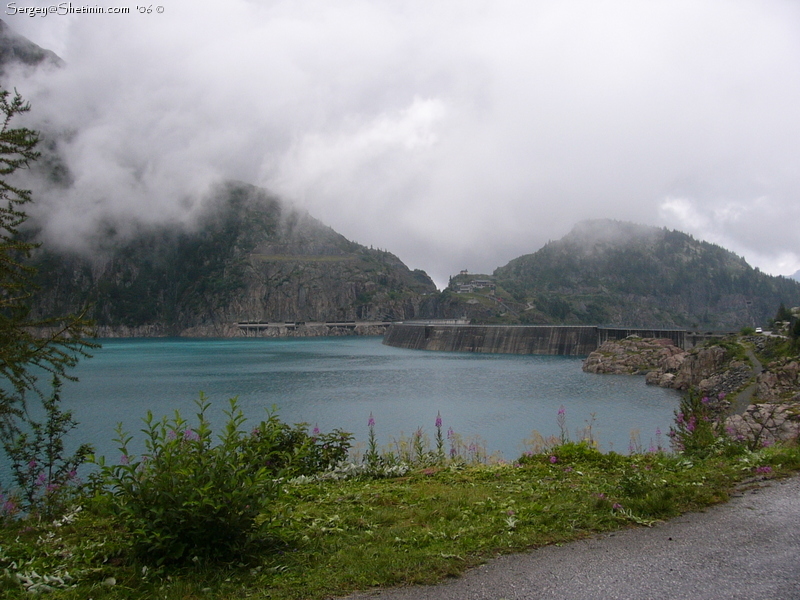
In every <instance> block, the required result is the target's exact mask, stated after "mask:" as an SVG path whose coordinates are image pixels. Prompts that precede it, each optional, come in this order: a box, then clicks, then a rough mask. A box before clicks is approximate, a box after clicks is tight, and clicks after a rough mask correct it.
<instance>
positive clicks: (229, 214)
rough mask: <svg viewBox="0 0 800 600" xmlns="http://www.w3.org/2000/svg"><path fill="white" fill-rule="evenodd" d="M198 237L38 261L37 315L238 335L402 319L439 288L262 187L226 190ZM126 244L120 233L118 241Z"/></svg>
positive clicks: (136, 328)
mask: <svg viewBox="0 0 800 600" xmlns="http://www.w3.org/2000/svg"><path fill="white" fill-rule="evenodd" d="M214 196H215V197H214V200H213V201H212V202H211V203H210V205H209V206H208V207H207V208H206V210H205V212H204V213H203V215H202V216H201V217H200V218H199V220H198V222H197V223H196V224H195V225H194V227H193V228H191V229H189V230H186V229H183V228H180V227H178V226H160V227H153V228H143V229H141V230H140V231H138V232H137V233H136V234H135V235H133V236H132V237H130V236H128V237H126V238H125V239H121V240H120V239H117V240H115V235H114V230H113V228H109V231H108V232H106V236H105V238H104V239H105V240H106V241H105V242H103V244H102V245H101V246H100V247H98V248H96V249H95V251H94V252H93V255H92V257H88V256H86V255H85V254H78V253H64V252H57V251H54V250H47V249H46V248H47V245H45V246H43V247H42V249H41V250H40V251H39V252H38V253H37V254H36V256H35V261H34V266H36V267H37V269H38V271H39V272H38V285H39V286H40V287H41V291H40V293H39V294H38V295H37V298H38V302H37V304H36V306H35V312H36V313H37V314H42V315H44V314H63V313H66V312H76V311H78V310H80V308H81V307H82V306H84V305H85V304H90V305H91V306H92V308H91V312H90V316H91V317H92V318H94V319H95V320H96V321H97V323H98V325H99V326H100V327H101V332H102V333H103V335H196V336H224V335H235V334H236V333H237V329H236V328H235V326H234V325H233V324H234V323H237V322H253V321H255V322H273V323H275V322H284V321H291V322H295V321H313V322H320V321H354V320H368V321H381V320H400V319H407V318H412V317H417V316H426V315H427V314H430V313H431V312H432V311H433V310H435V308H434V307H435V301H436V300H435V295H436V294H435V292H436V286H435V285H434V283H433V281H432V280H431V279H430V278H429V277H428V275H427V274H426V273H424V272H423V271H411V270H409V269H408V268H407V267H406V266H405V265H404V264H403V263H402V262H401V261H400V259H398V258H397V257H396V256H394V255H393V254H391V253H389V252H385V251H382V250H373V249H369V248H365V247H364V246H361V245H359V244H357V243H354V242H351V241H348V240H347V239H345V238H344V237H343V236H342V235H340V234H338V233H336V232H335V231H333V230H332V229H331V228H330V227H327V226H325V225H323V224H322V223H320V222H319V221H317V220H316V219H314V218H312V217H311V216H309V215H308V214H307V213H306V212H304V211H300V210H297V209H294V208H292V207H290V206H288V205H286V204H285V203H283V202H282V201H281V200H279V199H278V198H276V197H274V196H271V195H269V194H268V193H267V192H265V191H264V190H262V189H259V188H256V187H254V186H250V185H247V184H243V183H227V184H225V185H222V186H220V187H219V188H218V189H217V190H216V193H215V195H214ZM117 237H119V236H117Z"/></svg>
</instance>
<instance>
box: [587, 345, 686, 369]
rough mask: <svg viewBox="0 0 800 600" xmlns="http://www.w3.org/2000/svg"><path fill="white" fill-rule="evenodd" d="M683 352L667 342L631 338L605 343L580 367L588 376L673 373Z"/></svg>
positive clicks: (681, 359)
mask: <svg viewBox="0 0 800 600" xmlns="http://www.w3.org/2000/svg"><path fill="white" fill-rule="evenodd" d="M685 356H686V352H684V351H683V350H681V349H680V348H678V347H677V346H676V345H675V344H673V343H672V340H668V339H653V338H638V337H630V338H627V339H624V340H618V341H610V342H606V343H604V344H603V345H602V346H600V348H598V349H597V350H595V351H594V352H592V353H591V354H590V355H589V356H588V357H587V358H586V360H585V361H584V363H583V370H584V371H586V372H587V373H607V374H613V375H622V374H625V375H643V374H645V373H648V372H651V371H655V370H657V369H666V370H668V371H669V372H674V371H676V370H677V369H678V367H680V365H681V363H682V362H683V360H684V358H685Z"/></svg>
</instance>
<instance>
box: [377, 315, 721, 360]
mask: <svg viewBox="0 0 800 600" xmlns="http://www.w3.org/2000/svg"><path fill="white" fill-rule="evenodd" d="M726 335H730V333H729V332H712V331H708V332H705V333H697V332H690V331H686V330H683V329H647V328H626V327H597V326H593V325H574V326H573V325H467V324H454V323H441V322H425V321H422V322H405V323H393V324H392V325H391V326H390V327H389V329H388V331H387V332H386V334H385V335H384V337H383V343H384V344H386V345H387V346H395V347H397V348H407V349H409V350H441V351H449V352H479V353H489V354H549V355H560V356H586V355H588V354H591V353H592V352H594V351H595V350H597V348H599V347H600V346H601V345H602V344H603V343H604V342H607V341H609V340H622V339H625V338H627V337H630V336H637V337H641V338H667V339H670V340H672V342H673V343H674V344H675V345H676V346H678V347H679V348H682V349H684V350H691V349H692V348H693V347H694V346H696V345H699V344H702V343H704V342H706V341H708V340H710V339H714V338H721V337H724V336H726Z"/></svg>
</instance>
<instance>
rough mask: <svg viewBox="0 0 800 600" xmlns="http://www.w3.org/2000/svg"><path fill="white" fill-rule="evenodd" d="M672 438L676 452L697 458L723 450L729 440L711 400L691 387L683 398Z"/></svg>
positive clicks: (671, 429)
mask: <svg viewBox="0 0 800 600" xmlns="http://www.w3.org/2000/svg"><path fill="white" fill-rule="evenodd" d="M669 437H670V439H671V441H672V447H673V449H674V450H675V451H677V452H680V453H682V454H686V455H688V456H693V457H697V458H706V457H708V456H711V455H712V454H714V453H716V452H722V451H723V450H724V448H725V446H726V445H728V444H729V442H730V440H728V438H727V436H726V435H725V432H724V431H723V429H722V424H721V421H720V418H719V416H718V415H716V414H715V412H714V410H713V409H712V406H711V401H710V399H709V398H708V397H705V396H704V397H701V396H700V394H699V393H698V392H696V391H695V390H689V392H688V393H687V394H686V395H685V396H684V397H683V399H682V400H681V403H680V406H679V408H678V410H677V411H675V425H674V427H670V431H669Z"/></svg>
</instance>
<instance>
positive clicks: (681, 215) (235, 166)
mask: <svg viewBox="0 0 800 600" xmlns="http://www.w3.org/2000/svg"><path fill="white" fill-rule="evenodd" d="M16 6H17V5H15V7H16ZM20 6H21V5H20ZM155 8H156V7H155V6H154V10H153V12H152V13H150V14H138V13H137V12H136V11H134V12H133V13H131V14H71V15H60V14H57V13H51V14H47V16H45V17H41V16H38V15H37V16H34V17H30V16H28V15H27V14H22V13H21V12H20V11H19V9H18V8H14V9H13V10H12V9H10V8H9V7H6V9H5V11H4V13H5V14H4V15H2V17H3V19H4V21H5V23H6V24H7V25H8V26H9V27H10V28H11V29H12V30H14V31H16V32H18V33H20V34H21V35H24V36H25V37H27V38H28V39H30V40H31V41H33V42H34V43H35V44H37V45H39V46H41V47H42V48H46V49H49V50H52V51H54V52H55V53H57V54H58V55H59V56H60V57H61V58H62V59H63V60H64V63H65V65H64V67H63V68H60V69H36V70H33V69H31V68H30V67H25V68H17V69H12V70H11V71H7V73H6V76H4V77H3V81H2V83H3V85H5V86H6V87H16V88H17V89H18V90H19V91H20V93H22V94H23V95H24V96H25V97H26V98H27V99H28V100H30V101H31V103H32V105H33V111H32V113H31V114H30V115H29V118H28V120H27V122H28V123H29V124H31V125H34V126H37V127H39V128H41V129H42V130H43V131H45V133H46V135H47V138H48V141H49V143H50V150H51V151H52V152H51V154H50V156H61V157H63V164H62V165H60V167H61V169H60V170H59V171H58V172H59V173H61V177H60V178H58V179H57V181H53V180H52V179H51V180H50V181H48V182H46V183H45V182H42V181H38V182H35V187H34V192H35V196H36V198H37V206H38V211H39V214H40V215H41V216H42V217H44V218H46V221H47V223H46V228H45V230H46V232H47V235H48V236H49V239H50V240H52V241H53V242H54V243H57V244H62V245H70V244H73V245H74V244H85V242H86V240H87V239H89V238H91V237H92V236H93V235H96V231H97V230H98V227H100V226H103V225H104V224H108V223H115V224H117V226H118V227H121V228H124V227H125V224H130V223H132V222H134V221H144V222H154V223H162V222H169V221H175V222H182V223H184V222H185V223H190V222H192V221H193V219H194V218H195V216H194V215H195V214H196V211H197V208H198V206H199V205H200V204H201V203H202V199H203V198H204V197H207V196H208V192H209V190H210V189H211V188H212V187H213V186H214V185H215V184H217V183H219V182H221V181H225V180H231V179H233V180H240V181H245V182H248V183H252V184H255V185H258V186H261V187H264V188H266V189H268V190H270V191H271V192H273V193H277V194H280V195H281V196H282V197H284V198H286V199H287V200H289V201H292V202H294V203H296V204H298V205H300V206H302V207H304V208H306V209H307V210H308V211H309V212H310V213H311V214H312V215H313V216H314V217H316V218H318V219H320V220H321V221H323V222H324V223H327V224H329V225H330V226H332V227H333V228H334V229H335V230H336V231H339V232H341V233H342V234H343V235H345V236H346V237H347V238H349V239H352V240H355V241H357V242H359V243H361V244H366V245H373V246H376V247H380V248H386V249H389V250H391V251H392V252H393V253H395V254H397V255H398V256H399V257H400V259H402V260H403V261H404V262H405V263H406V264H408V265H409V267H411V268H421V269H425V270H426V271H428V273H430V274H431V276H432V277H433V278H434V280H435V281H436V282H437V284H439V286H442V285H444V284H446V282H447V278H448V275H450V274H453V273H457V272H458V271H459V270H461V269H464V268H467V269H469V270H470V271H473V272H491V271H492V270H493V269H494V268H495V267H496V266H497V265H501V264H505V263H506V262H508V261H509V260H511V259H512V258H514V257H516V256H519V255H522V254H525V253H529V252H532V251H535V250H536V249H538V248H540V247H542V246H543V245H544V244H545V243H546V242H547V241H548V240H550V239H558V238H560V237H561V236H563V235H564V234H565V233H567V231H569V229H570V228H571V227H572V225H573V224H574V223H575V222H577V221H579V220H581V219H590V218H612V219H619V220H625V221H635V222H638V223H642V224H646V225H655V226H659V227H663V226H666V227H670V228H676V229H680V230H682V231H686V232H687V233H691V234H693V235H694V236H696V237H697V238H700V239H704V240H708V241H710V242H713V243H716V244H719V245H722V246H724V247H726V248H729V249H730V250H732V251H734V252H736V253H737V254H739V255H741V256H744V257H745V258H746V259H747V261H748V262H749V263H750V264H752V265H754V266H758V267H760V268H761V269H762V270H763V271H765V272H768V273H771V274H790V273H794V272H795V271H797V270H798V269H800V228H798V227H797V223H798V222H800V203H798V201H797V199H798V198H800V170H798V168H797V164H798V158H800V111H798V110H797V106H799V105H800V69H798V65H800V5H799V4H797V3H792V2H784V1H779V0H767V1H764V2H751V3H743V2H733V3H732V2H729V1H727V0H725V1H723V0H700V1H688V0H685V1H681V0H679V1H676V2H669V3H642V2H633V1H606V2H595V1H591V2H590V1H570V0H567V1H565V2H558V3H553V2H527V3H521V2H513V1H509V2H499V3H492V4H487V3H485V2H478V1H471V0H467V1H458V2H455V1H453V0H443V1H439V2H420V1H416V0H412V1H410V2H402V3H397V2H391V1H382V2H366V1H363V0H362V1H359V0H343V1H342V2H336V3H321V2H317V1H311V0H299V1H296V2H291V3H289V2H281V1H271V2H253V1H248V0H231V2H228V3H226V4H225V6H224V7H222V6H220V5H219V4H218V3H212V2H209V1H207V0H192V1H191V2H190V1H189V0H174V1H173V2H170V3H168V4H164V5H163V8H164V11H163V12H162V13H158V12H156V10H155Z"/></svg>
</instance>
